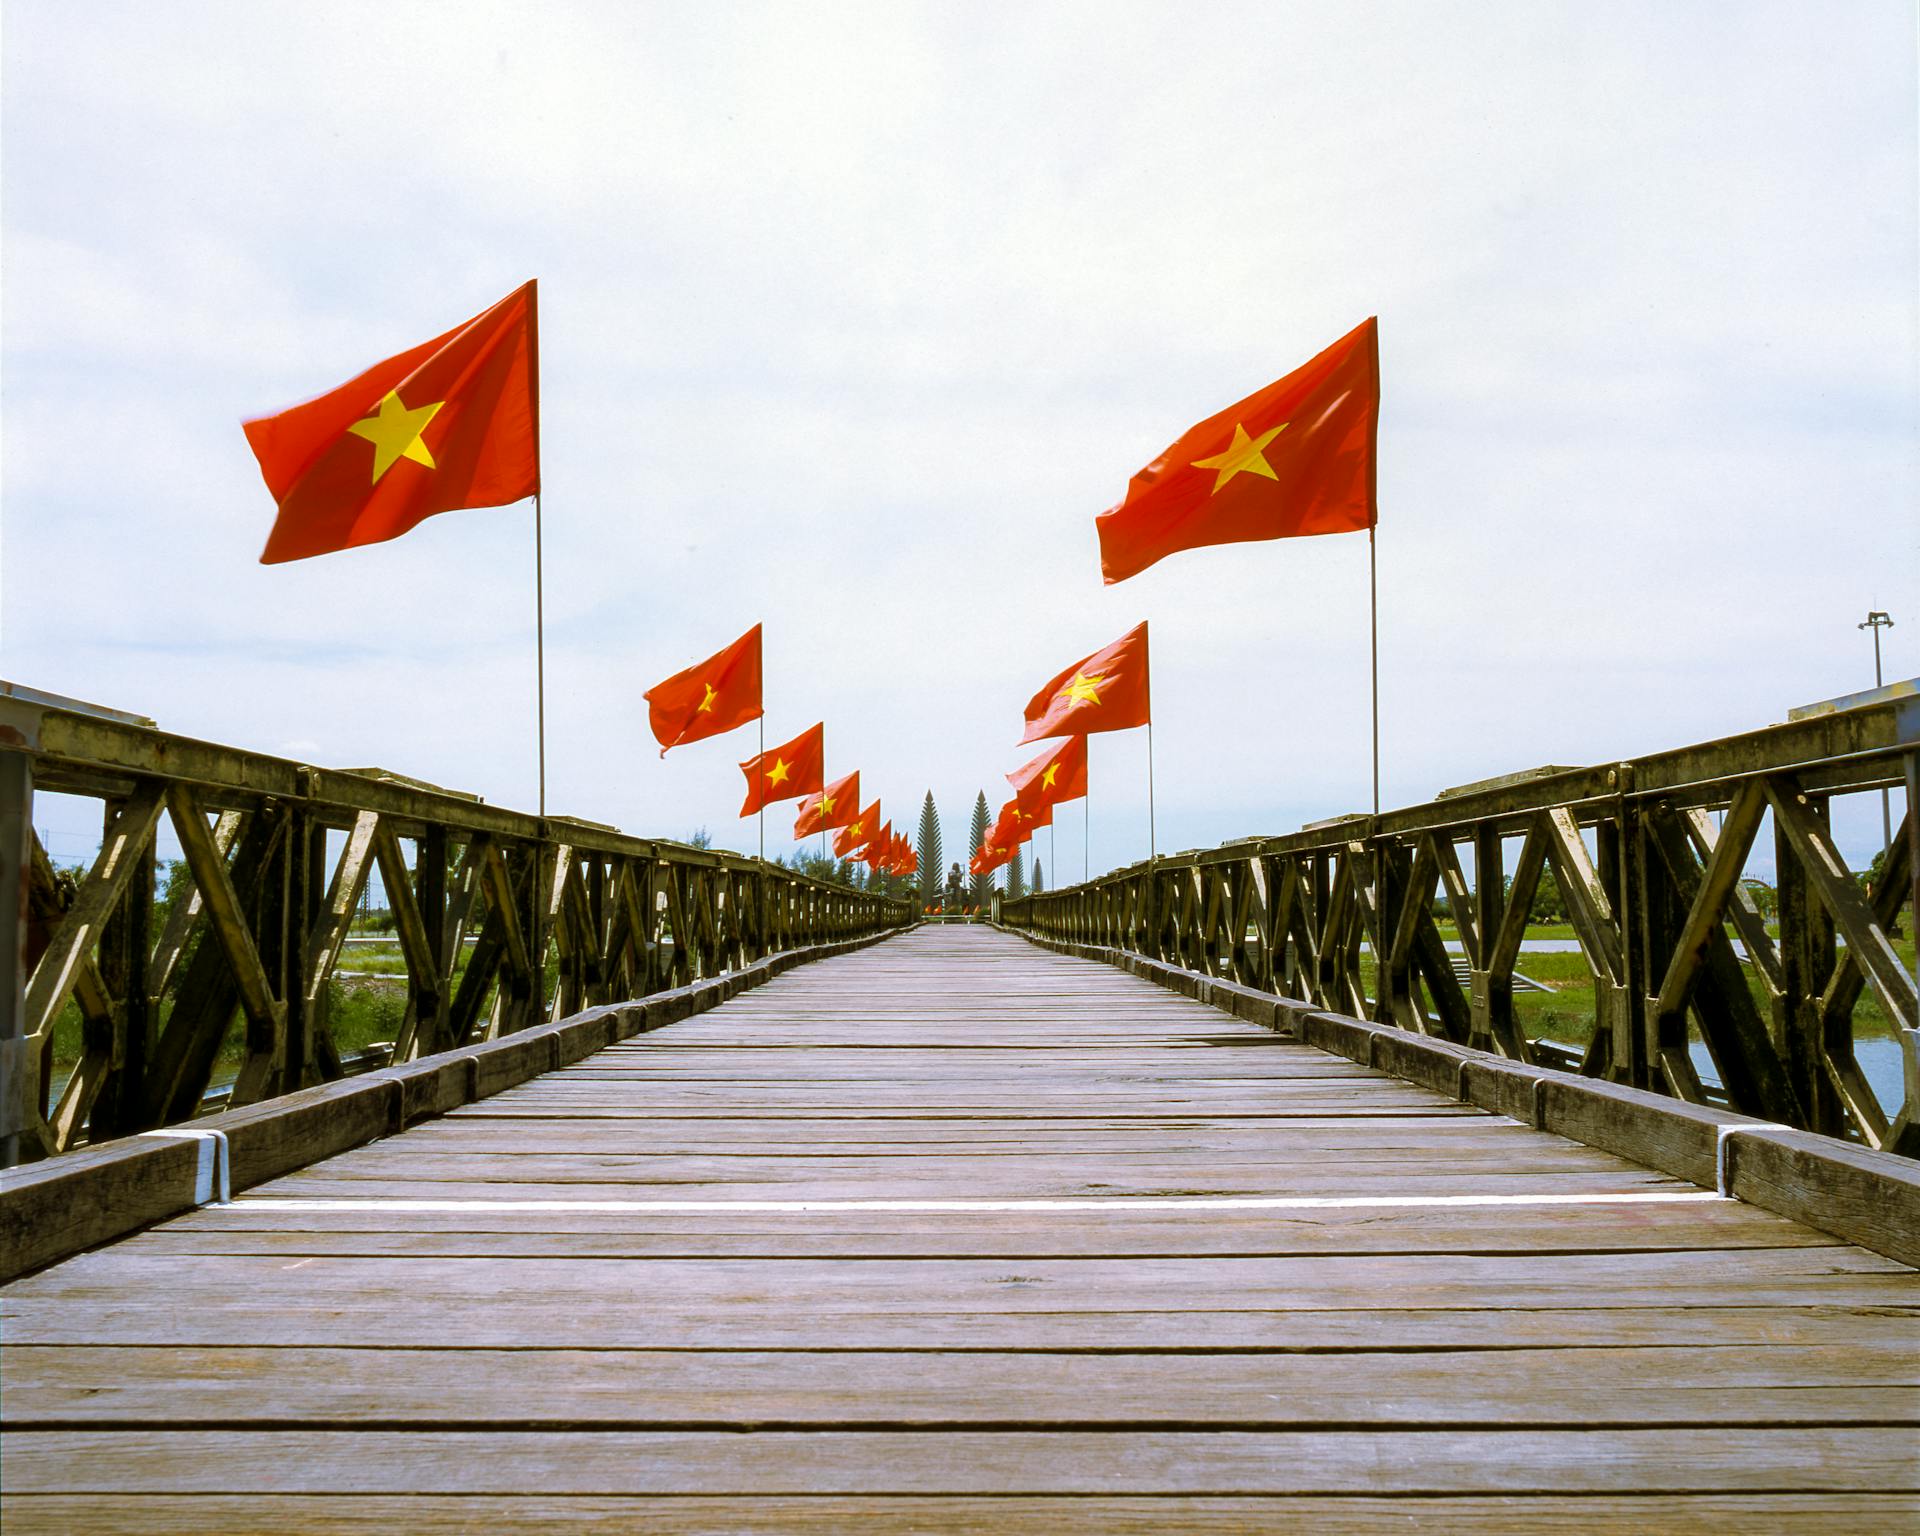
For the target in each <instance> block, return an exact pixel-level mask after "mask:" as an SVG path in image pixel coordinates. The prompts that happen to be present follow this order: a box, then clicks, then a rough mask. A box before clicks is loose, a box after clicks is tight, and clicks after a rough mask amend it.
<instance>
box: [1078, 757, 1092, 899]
mask: <svg viewBox="0 0 1920 1536" xmlns="http://www.w3.org/2000/svg"><path fill="white" fill-rule="evenodd" d="M1092 877H1093V743H1091V742H1089V743H1087V792H1086V793H1085V794H1084V795H1082V796H1081V797H1080V879H1081V882H1082V883H1083V884H1084V883H1085V882H1086V881H1087V880H1090V879H1091V878H1092Z"/></svg>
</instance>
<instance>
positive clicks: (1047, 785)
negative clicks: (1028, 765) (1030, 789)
mask: <svg viewBox="0 0 1920 1536" xmlns="http://www.w3.org/2000/svg"><path fill="white" fill-rule="evenodd" d="M1059 777H1060V765H1059V764H1058V763H1048V764H1047V771H1046V772H1045V773H1043V774H1041V775H1040V787H1041V788H1042V789H1052V788H1053V781H1054V780H1055V779H1057V778H1059Z"/></svg>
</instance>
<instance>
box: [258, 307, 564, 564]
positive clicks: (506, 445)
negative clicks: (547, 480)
mask: <svg viewBox="0 0 1920 1536" xmlns="http://www.w3.org/2000/svg"><path fill="white" fill-rule="evenodd" d="M537 330H538V328H537V326H536V324H535V305H534V285H533V284H532V283H528V284H527V285H526V286H525V287H522V288H516V289H515V290H514V291H513V292H512V293H510V294H508V295H507V296H506V297H505V298H504V299H502V300H501V301H500V302H499V303H498V304H496V305H494V306H493V308H491V309H489V310H486V311H484V312H483V313H481V314H478V315H475V316H474V317H473V319H471V320H469V321H467V322H466V324H464V325H458V326H455V327H454V328H453V329H452V330H450V331H448V332H447V333H446V334H445V335H444V336H436V337H434V339H433V340H432V341H428V342H423V343H421V344H420V345H419V346H417V347H413V348H411V349H410V350H408V351H405V352H402V353H401V354H400V355H399V356H397V357H390V358H388V359H387V360H386V361H385V362H383V363H375V364H374V365H373V367H371V368H369V369H368V370H367V371H366V372H365V373H363V374H361V375H360V376H359V377H358V378H356V379H352V380H349V381H348V382H347V383H345V384H342V385H341V386H340V387H339V388H338V389H335V390H332V391H330V392H329V393H327V394H324V395H321V396H320V397H319V398H318V399H315V400H309V401H307V403H306V404H305V405H296V406H292V407H290V408H288V409H287V410H284V411H280V412H278V413H277V414H275V415H272V416H257V417H255V418H254V419H253V420H252V421H248V422H244V423H242V425H243V426H244V428H245V430H246V434H247V442H248V443H249V444H251V445H252V447H253V454H254V457H255V458H257V459H258V460H259V461H260V474H261V476H262V477H263V478H264V479H265V480H266V482H267V489H268V490H269V491H271V492H272V493H273V499H274V501H275V502H276V503H277V504H278V506H279V513H278V515H277V516H276V517H275V518H274V523H273V531H272V532H271V533H269V534H268V535H267V547H266V549H265V550H264V551H263V552H262V554H261V556H260V562H261V564H263V565H275V564H278V563H279V562H280V561H283V560H304V559H305V558H306V557H307V556H309V555H324V554H327V553H329V552H331V551H333V550H336V549H350V548H352V547H353V546H355V545H357V544H378V543H380V542H381V541H382V540H384V539H395V538H398V537H399V536H400V535H401V534H403V533H405V532H406V531H407V530H408V529H409V528H412V527H413V526H414V525H415V524H416V523H419V522H421V521H422V520H424V519H426V518H429V517H432V516H433V515H434V513H436V512H453V511H457V510H459V509H461V508H463V507H503V506H505V505H506V504H507V503H508V502H510V501H519V500H521V499H522V498H523V497H527V496H537V495H538V494H539V493H540V407H539V401H540V366H539V346H538V341H537Z"/></svg>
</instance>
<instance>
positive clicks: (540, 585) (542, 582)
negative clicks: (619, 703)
mask: <svg viewBox="0 0 1920 1536" xmlns="http://www.w3.org/2000/svg"><path fill="white" fill-rule="evenodd" d="M540 546H541V538H540V493H539V492H538V491H535V492H534V493H533V657H534V661H533V670H534V697H535V700H536V706H535V707H536V710H537V712H538V717H539V734H540V814H541V816H542V817H543V818H544V817H545V816H546V814H547V582H546V571H545V570H544V568H543V565H542V552H541V547H540Z"/></svg>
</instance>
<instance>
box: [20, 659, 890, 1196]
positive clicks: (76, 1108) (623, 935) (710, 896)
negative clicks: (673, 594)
mask: <svg viewBox="0 0 1920 1536" xmlns="http://www.w3.org/2000/svg"><path fill="white" fill-rule="evenodd" d="M62 702H67V701H62ZM36 790H37V791H39V792H43V793H46V792H51V793H58V794H62V795H78V796H85V797H88V798H90V799H93V800H95V801H98V802H99V805H100V814H101V818H102V827H103V835H102V839H101V845H100V851H99V853H98V855H97V856H96V857H95V858H94V860H93V862H92V865H91V867H90V868H88V869H86V870H85V871H84V872H83V873H80V874H78V875H77V876H76V875H75V874H73V873H70V872H62V871H59V870H56V869H55V867H54V866H53V864H52V863H51V861H50V860H49V859H48V856H47V853H46V850H45V849H44V848H42V847H41V846H40V842H39V839H38V837H37V836H36V835H35V833H34V830H33V825H34V821H33V797H34V794H35V792H36ZM163 822H165V823H169V824H170V825H171V828H172V831H173V834H174V836H175V837H176V838H177V839H178V842H179V846H180V849H181V852H182V855H183V858H184V863H185V865H186V866H187V869H188V871H189V872H190V876H191V879H190V881H188V882H187V883H186V886H185V888H184V889H178V890H176V891H175V893H174V895H173V899H172V900H170V901H164V902H163V901H160V900H157V892H156V872H157V870H156V860H157V843H158V839H159V834H160V829H161V826H162V823H163ZM376 869H377V870H378V872H379V880H380V884H381V885H382V886H384V888H385V892H386V900H387V905H388V908H389V910H390V913H391V918H392V924H393V932H394V937H395V940H396V943H397V946H398V948H399V950H400V953H401V955H402V957H403V959H404V965H405V975H404V986H405V992H406V1004H405V1011H404V1015H403V1016H402V1018H401V1021H400V1023H399V1026H398V1033H397V1035H396V1038H395V1039H394V1041H393V1042H392V1048H391V1051H390V1052H382V1053H381V1054H380V1056H379V1059H378V1060H376V1061H371V1062H364V1063H356V1062H354V1061H352V1060H351V1059H343V1052H342V1050H341V1048H340V1047H339V1045H338V1044H337V1043H336V1041H335V1038H334V1033H333V1030H332V1028H331V1027H330V1020H329V1012H330V1007H331V1005H332V1003H333V1001H334V999H335V997H336V976H337V973H338V970H339V966H340V961H341V957H342V954H343V953H344V952H345V951H346V947H347V939H348V937H349V933H350V931H351V929H352V927H353V923H354V918H355V915H356V911H357V909H358V907H359V905H360V902H361V896H362V892H363V891H364V890H365V889H366V888H367V885H368V882H369V879H370V878H371V876H372V874H373V871H375V870H376ZM0 911H15V912H17V913H18V914H19V916H18V919H17V922H16V929H15V933H14V934H13V935H12V936H10V942H8V943H7V944H6V946H5V953H4V955H0V1010H4V1012H3V1013H0V1137H3V1138H4V1141H3V1142H0V1162H5V1163H12V1162H16V1161H28V1160H32V1159H34V1158H36V1157H41V1156H45V1155H48V1154H51V1153H55V1152H60V1151H64V1150H66V1149H67V1148H69V1147H72V1146H74V1145H76V1144H77V1143H78V1142H80V1141H82V1140H91V1141H99V1140H104V1139H106V1138H108V1137H111V1136H118V1135H125V1134H128V1133H131V1132H134V1131H139V1130H144V1129H148V1128H150V1127H154V1126H159V1125H164V1124H167V1123H170V1122H175V1121H180V1120H184V1119H187V1118H189V1117H191V1116H192V1115H194V1114H195V1113H196V1112H197V1111H198V1110H199V1109H200V1107H201V1105H202V1102H203V1099H204V1098H205V1097H206V1095H207V1092H208V1088H209V1085H210V1083H211V1082H212V1081H213V1079H214V1077H215V1074H216V1069H217V1067H218V1065H219V1063H220V1059H221V1056H222V1052H223V1048H226V1054H227V1055H228V1056H229V1057H231V1056H232V1055H234V1054H235V1053H234V1051H233V1050H232V1048H231V1047H232V1046H233V1045H234V1044H235V1043H237V1045H238V1047H239V1050H238V1056H239V1062H238V1068H237V1071H236V1072H235V1074H234V1076H233V1081H232V1087H231V1092H230V1094H229V1096H228V1100H227V1102H228V1103H229V1105H231V1106H234V1107H237V1106H239V1105H243V1104H250V1103H254V1102H256V1101H259V1100H262V1099H267V1098H272V1097H275V1096H277V1095H280V1094H284V1093H290V1092H293V1091H294V1090H296V1089H299V1088H302V1087H306V1086H309V1085H312V1084H314V1083H318V1082H323V1081H326V1080H328V1079H332V1078H336V1077H339V1076H341V1075H342V1074H343V1073H344V1072H345V1071H347V1070H349V1069H350V1068H351V1067H353V1066H355V1065H362V1064H364V1065H380V1064H382V1063H384V1062H386V1061H388V1060H391V1061H393V1062H403V1061H408V1060H412V1059H415V1058H418V1057H421V1056H426V1055H430V1054H433V1053H436V1052H439V1051H443V1050H448V1049H452V1048H455V1047H458V1046H461V1045H465V1044H469V1043H472V1042H475V1041H479V1040H485V1039H490V1038H494V1037H496V1036H499V1035H504V1034H508V1033H511V1032H513V1031H516V1030H520V1029H524V1028H527V1027H529V1026H531V1025H534V1024H537V1023H541V1022H544V1021H547V1020H552V1019H558V1018H562V1017H565V1016H567V1015H569V1014H572V1013H575V1012H578V1011H579V1010H581V1009H583V1008H587V1007H591V1006H594V1005H597V1004H601V1003H609V1002H615V1001H622V1000H626V999H632V998H638V997H643V996H645V995H647V994H649V993H652V992H656V991H660V990H662V989H665V988H671V987H679V986H684V985H686V984H687V983H689V982H692V981H695V980H697V979H700V978H704V977H709V976H713V975H716V974H719V973H721V972H724V971H728V970H733V969H737V968H739V967H741V966H743V965H747V964H751V963H752V962H753V961H755V960H758V959H760V958H762V957H763V956H766V955H769V954H772V953H775V952H776V951H780V950H785V949H798V948H802V947H805V946H807V945H811V944H815V943H822V942H827V941H831V940H839V939H848V938H856V937H860V936H863V935H865V934H869V933H873V932H877V931H879V930H881V929H883V928H886V927H890V926H895V925H898V924H901V923H904V922H907V921H909V920H910V917H911V909H910V906H909V904H908V903H905V902H900V901H893V900H887V899H884V898H881V897H879V896H877V895H867V894H864V893H861V892H856V891H853V890H849V889H846V888H844V887H841V886H837V885H832V884H829V883H826V882H822V881H819V880H815V879H812V878H809V877H807V876H805V875H802V874H800V873H798V872H796V871H793V870H788V869H784V868H782V867H780V866H778V865H772V864H764V863H762V862H761V861H759V860H757V859H749V858H742V857H739V856H737V855H734V854H730V853H720V852H714V851H709V850H703V849H698V848H692V847H687V846H685V845H682V844H679V843H672V842H662V841H658V840H652V839H643V838H635V837H628V836H625V835H624V834H622V833H621V832H619V831H618V830H616V829H614V828H612V827H605V826H599V825H596V824H593V823H588V822H582V821H575V820H572V819H569V818H566V817H548V818H545V819H541V818H538V817H534V816H529V815H524V814H521V813H519V812H515V811H509V810H503V809H500V808H497V807H494V806H489V805H486V804H484V803H482V802H481V801H480V800H479V799H478V798H476V797H473V796H469V795H462V794H458V793H453V792H449V791H447V790H443V789H439V788H436V787H434V786H432V785H427V784H422V783H419V782H417V781H414V780H408V779H404V778H401V777H399V776H397V775H394V774H389V773H385V772H382V771H379V770H363V771H339V770H332V769H325V768H316V767H313V766H311V765H309V764H305V763H298V762H291V761H288V760H285V759H282V758H276V757H269V756H265V755H262V754H259V753H253V752H245V751H240V750H237V749H234V748H231V747H224V746H218V745H215V744H212V743H209V742H203V741H195V740H190V739H187V738H183V737H179V736H171V735H167V734H165V733H163V732H161V731H158V730H155V729H153V728H152V727H151V726H150V725H149V724H146V723H144V722H140V721H138V720H137V719H136V718H135V717H129V716H119V715H116V714H113V713H112V712H104V711H103V712H99V713H90V712H86V709H85V707H84V706H81V707H73V708H66V707H60V706H59V705H58V704H55V703H52V702H48V701H46V700H44V699H43V698H41V697H40V696H35V695H31V694H30V693H28V692H27V691H26V690H11V691H10V692H7V693H6V694H5V695H4V696H0ZM63 1010H77V1012H78V1015H79V1026H80V1035H81V1042H82V1048H81V1050H80V1053H79V1060H78V1063H77V1065H75V1066H74V1067H73V1069H72V1071H71V1072H70V1073H68V1074H67V1075H66V1076H65V1078H64V1081H63V1080H62V1079H61V1077H60V1076H59V1074H58V1073H57V1072H56V1068H55V1060H54V1049H53V1047H54V1031H55V1026H56V1023H57V1021H59V1020H60V1018H61V1016H62V1013H63ZM68 1017H69V1018H71V1012H69V1013H68Z"/></svg>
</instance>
